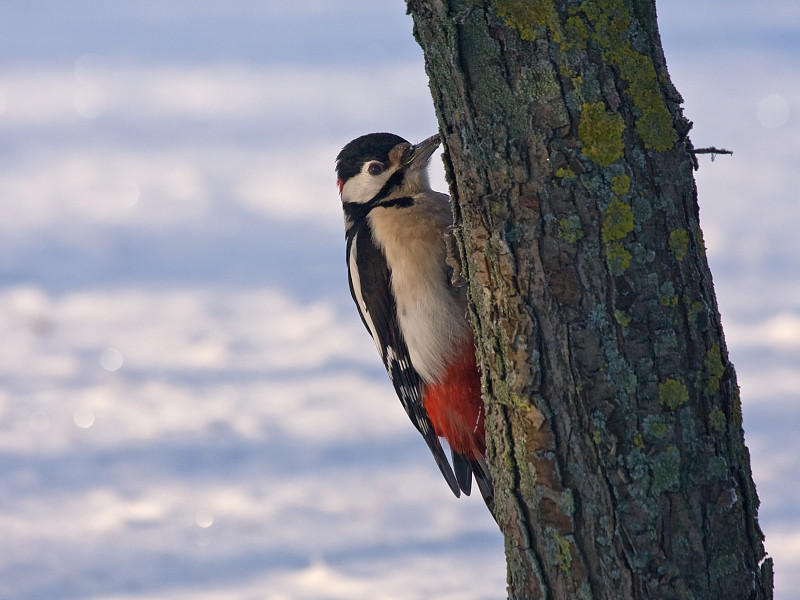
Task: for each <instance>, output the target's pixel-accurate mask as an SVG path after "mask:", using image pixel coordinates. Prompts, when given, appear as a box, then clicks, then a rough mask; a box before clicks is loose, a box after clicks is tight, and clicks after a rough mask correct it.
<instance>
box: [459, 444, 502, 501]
mask: <svg viewBox="0 0 800 600" xmlns="http://www.w3.org/2000/svg"><path fill="white" fill-rule="evenodd" d="M452 456H453V470H454V471H455V475H456V481H458V487H460V488H461V491H462V492H464V494H466V495H467V496H469V493H470V492H471V491H472V476H473V475H474V476H475V482H476V483H477V484H478V489H479V490H480V492H481V496H483V501H484V502H485V503H486V506H487V507H488V509H489V512H490V513H492V516H494V484H493V483H492V474H491V473H489V466H488V465H487V464H486V459H485V458H483V457H482V456H481V457H480V458H477V459H473V460H470V459H469V458H467V457H466V456H464V455H463V454H457V453H456V452H453V453H452Z"/></svg>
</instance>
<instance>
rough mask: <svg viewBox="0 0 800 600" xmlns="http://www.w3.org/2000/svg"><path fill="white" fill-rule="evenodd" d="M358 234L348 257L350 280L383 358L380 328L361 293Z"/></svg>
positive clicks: (359, 309)
mask: <svg viewBox="0 0 800 600" xmlns="http://www.w3.org/2000/svg"><path fill="white" fill-rule="evenodd" d="M357 242H358V234H357V233H356V234H355V235H354V236H353V241H352V242H351V244H350V256H348V257H347V261H348V265H347V266H348V269H347V270H348V271H349V275H350V281H351V282H352V284H353V294H355V297H356V305H357V307H358V312H360V313H361V316H362V317H363V318H364V322H366V324H367V328H368V329H369V334H370V335H371V336H372V341H373V342H375V347H376V348H377V349H378V356H380V357H381V359H383V358H384V356H383V348H381V343H380V341H379V340H378V330H377V329H376V328H375V323H374V322H373V321H372V315H370V314H369V310H368V309H367V304H366V302H364V296H363V294H362V293H361V279H359V277H358V264H357V262H356V260H357V258H358V256H357V254H358V250H357V249H356V248H357V247H358V243H357Z"/></svg>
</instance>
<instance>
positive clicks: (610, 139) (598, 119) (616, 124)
mask: <svg viewBox="0 0 800 600" xmlns="http://www.w3.org/2000/svg"><path fill="white" fill-rule="evenodd" d="M623 131H625V121H624V120H623V119H622V115H620V114H619V113H612V112H608V111H607V110H606V107H605V104H603V103H602V102H585V103H584V104H583V106H582V108H581V116H580V121H579V122H578V137H579V138H580V139H581V142H583V154H584V155H585V156H586V157H587V158H589V159H591V160H592V161H594V162H596V163H597V164H599V165H601V166H603V167H607V166H609V165H610V164H611V163H613V162H614V161H615V160H617V159H619V158H621V157H622V152H623V150H624V144H623V143H622V132H623Z"/></svg>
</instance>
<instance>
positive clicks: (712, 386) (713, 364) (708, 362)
mask: <svg viewBox="0 0 800 600" xmlns="http://www.w3.org/2000/svg"><path fill="white" fill-rule="evenodd" d="M703 367H704V370H705V377H706V390H708V392H709V393H711V394H713V393H714V392H716V391H717V390H718V389H719V385H720V382H721V381H722V376H723V375H724V374H725V365H723V364H722V352H721V351H720V348H719V344H714V345H713V346H711V348H709V350H708V352H706V355H705V358H704V359H703Z"/></svg>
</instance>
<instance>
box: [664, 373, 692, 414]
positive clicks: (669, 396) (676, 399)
mask: <svg viewBox="0 0 800 600" xmlns="http://www.w3.org/2000/svg"><path fill="white" fill-rule="evenodd" d="M658 400H659V402H661V406H664V407H665V408H668V409H669V410H675V409H676V408H678V407H679V406H683V405H684V404H686V403H687V402H688V401H689V390H687V389H686V386H685V385H683V384H682V383H681V382H680V381H678V380H677V379H672V378H669V379H667V380H666V381H664V382H663V383H659V384H658Z"/></svg>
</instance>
